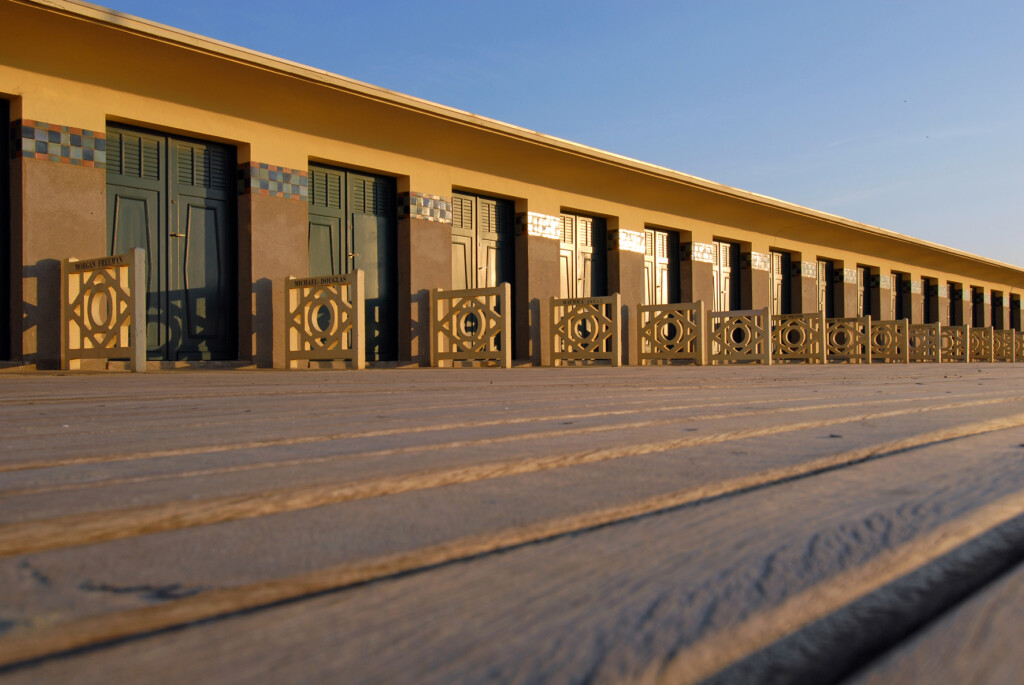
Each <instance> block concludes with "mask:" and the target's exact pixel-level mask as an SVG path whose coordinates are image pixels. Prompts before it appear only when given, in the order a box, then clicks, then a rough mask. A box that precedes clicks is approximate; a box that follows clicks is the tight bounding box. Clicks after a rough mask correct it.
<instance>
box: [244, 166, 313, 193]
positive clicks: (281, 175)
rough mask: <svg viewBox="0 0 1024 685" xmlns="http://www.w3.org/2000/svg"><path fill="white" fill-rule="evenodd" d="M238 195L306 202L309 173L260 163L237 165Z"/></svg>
mask: <svg viewBox="0 0 1024 685" xmlns="http://www.w3.org/2000/svg"><path fill="white" fill-rule="evenodd" d="M238 194H239V195H246V194H253V195H266V196H268V197H281V198H284V199H286V200H302V201H306V200H307V199H308V198H309V173H308V172H306V171H303V170H301V169H288V168H285V167H280V166H274V165H273V164H263V163H261V162H249V163H248V164H239V165H238Z"/></svg>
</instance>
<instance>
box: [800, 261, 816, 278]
mask: <svg viewBox="0 0 1024 685" xmlns="http://www.w3.org/2000/svg"><path fill="white" fill-rule="evenodd" d="M800 277H801V278H814V279H816V278H818V263H817V262H800Z"/></svg>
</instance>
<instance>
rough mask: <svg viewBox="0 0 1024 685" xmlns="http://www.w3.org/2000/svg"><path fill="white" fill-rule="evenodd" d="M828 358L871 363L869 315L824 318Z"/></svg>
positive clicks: (850, 362) (838, 360)
mask: <svg viewBox="0 0 1024 685" xmlns="http://www.w3.org/2000/svg"><path fill="white" fill-rule="evenodd" d="M825 326H826V329H827V330H826V335H825V345H826V347H827V348H828V358H829V359H830V360H832V361H837V362H847V363H849V364H853V363H860V364H870V363H871V317H870V316H855V317H849V318H832V319H825Z"/></svg>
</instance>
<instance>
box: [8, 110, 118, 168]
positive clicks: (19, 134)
mask: <svg viewBox="0 0 1024 685" xmlns="http://www.w3.org/2000/svg"><path fill="white" fill-rule="evenodd" d="M19 157H26V158H28V159H42V160H48V161H50V162H58V163H60V164H73V165H75V166H83V167H95V168H97V169H105V168H107V134H106V133H104V132H101V131H89V130H87V129H82V128H75V127H73V126H58V125H57V124H47V123H46V122H43V121H33V120H32V119H21V120H19V121H15V122H14V123H13V124H11V158H12V159H17V158H19Z"/></svg>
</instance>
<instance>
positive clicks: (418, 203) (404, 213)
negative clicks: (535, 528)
mask: <svg viewBox="0 0 1024 685" xmlns="http://www.w3.org/2000/svg"><path fill="white" fill-rule="evenodd" d="M398 218H399V219H406V218H408V219H418V220H420V221H436V222H437V223H440V224H450V223H451V222H452V199H451V198H450V197H445V196H444V195H428V194H426V193H417V192H415V191H409V192H407V193H402V194H401V195H400V196H399V198H398Z"/></svg>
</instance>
